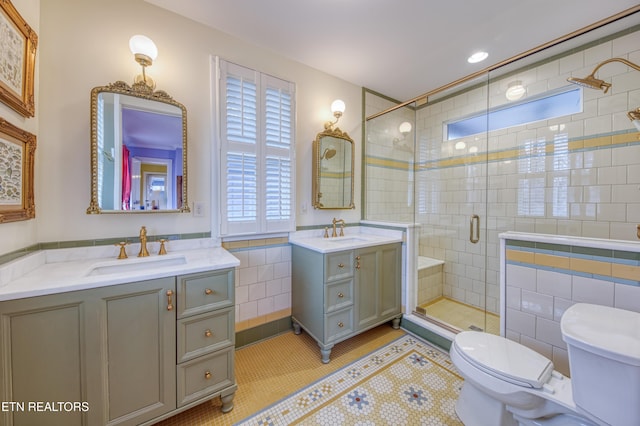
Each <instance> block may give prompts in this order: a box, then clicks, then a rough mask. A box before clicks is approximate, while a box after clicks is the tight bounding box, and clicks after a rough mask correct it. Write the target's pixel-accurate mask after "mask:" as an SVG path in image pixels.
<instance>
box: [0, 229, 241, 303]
mask: <svg viewBox="0 0 640 426" xmlns="http://www.w3.org/2000/svg"><path fill="white" fill-rule="evenodd" d="M136 246H138V247H139V244H132V245H131V247H130V248H129V249H128V250H127V251H128V252H129V256H130V257H129V258H127V259H120V260H118V259H116V257H117V252H118V250H117V249H116V248H114V247H110V246H107V247H84V248H76V249H56V250H42V251H38V252H35V253H32V254H29V255H27V256H23V257H21V258H19V259H16V260H14V261H12V262H8V263H6V264H4V265H0V301H5V300H13V299H21V298H26V297H34V296H43V295H47V294H55V293H63V292H68V291H76V290H86V289H90V288H97V287H104V286H110V285H116V284H124V283H130V282H135V281H142V280H150V279H154V278H162V277H168V276H174V275H182V274H191V273H196V272H203V271H211V270H216V269H226V268H232V267H236V266H238V265H240V261H239V260H238V259H237V258H236V257H234V256H233V255H232V254H231V253H229V252H228V251H227V250H225V249H223V248H222V247H213V246H212V245H211V243H210V242H208V241H206V240H205V241H191V242H188V243H186V244H180V243H178V242H175V243H174V242H172V243H171V246H172V247H171V248H172V249H173V250H171V251H170V252H169V253H168V254H166V255H162V256H160V255H157V254H151V255H150V256H148V257H136V256H135V253H137V247H136ZM150 252H151V250H150ZM131 253H134V254H133V255H132V254H131Z"/></svg>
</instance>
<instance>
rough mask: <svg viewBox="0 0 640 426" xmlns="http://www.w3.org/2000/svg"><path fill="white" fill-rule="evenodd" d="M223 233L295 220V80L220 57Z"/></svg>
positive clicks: (277, 228) (281, 228)
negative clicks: (284, 78) (282, 77)
mask: <svg viewBox="0 0 640 426" xmlns="http://www.w3.org/2000/svg"><path fill="white" fill-rule="evenodd" d="M219 66H220V74H219V75H220V84H219V87H220V91H219V110H220V114H221V117H220V124H221V155H220V159H221V166H222V167H221V172H222V173H221V183H222V185H221V186H222V188H221V206H222V209H221V234H222V235H223V236H230V235H242V234H262V233H273V232H289V231H293V230H295V223H294V215H293V212H294V210H293V208H294V205H295V203H294V194H295V192H294V182H293V165H294V161H293V155H294V147H295V144H294V139H293V135H294V85H293V83H290V82H287V81H284V80H281V79H278V78H275V77H273V76H270V75H266V74H262V73H260V72H257V71H255V70H252V69H249V68H246V67H242V66H240V65H237V64H233V63H231V62H227V61H222V60H221V61H220V65H219Z"/></svg>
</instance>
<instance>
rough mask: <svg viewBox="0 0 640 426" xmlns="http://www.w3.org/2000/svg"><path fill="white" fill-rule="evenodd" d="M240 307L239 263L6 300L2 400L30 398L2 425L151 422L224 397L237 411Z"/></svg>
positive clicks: (0, 341)
mask: <svg viewBox="0 0 640 426" xmlns="http://www.w3.org/2000/svg"><path fill="white" fill-rule="evenodd" d="M234 303H235V299H234V269H233V268H230V269H222V270H215V271H207V272H201V273H194V274H188V275H180V276H177V277H176V276H170V277H165V278H158V279H153V280H148V281H139V282H133V283H127V284H118V285H112V286H105V287H97V288H93V289H88V290H81V291H73V292H67V293H58V294H52V295H46V296H38V297H32V298H25V299H17V300H10V301H5V302H0V345H1V346H0V401H8V402H15V403H24V409H21V407H20V406H15V404H14V407H13V409H11V410H6V409H5V410H2V411H0V424H2V425H7V426H10V425H16V426H17V425H36V424H37V425H40V424H42V425H44V424H46V425H64V426H71V425H98V424H99V425H140V424H149V425H150V424H153V423H156V422H158V421H159V420H161V419H164V418H167V417H170V416H172V415H174V414H176V413H177V412H179V411H182V410H185V409H187V408H189V407H192V406H194V405H197V404H199V403H202V402H204V401H206V400H209V399H212V398H214V397H217V396H220V398H221V399H222V402H223V404H222V410H223V411H225V412H226V411H229V410H231V409H232V408H233V403H232V401H233V397H234V395H235V391H236V389H237V386H236V384H235V378H234V377H235V376H234V372H233V369H234V343H235V337H234V336H235V333H234V326H235V319H234V312H235V310H234ZM38 402H41V403H45V402H49V403H55V404H54V406H52V405H51V404H50V405H48V406H47V405H42V406H39V407H38V406H35V407H33V409H31V410H30V409H29V405H28V404H29V403H32V405H33V404H34V403H38ZM74 403H75V404H76V405H75V406H73V407H72V405H70V404H74ZM60 404H62V405H60ZM69 408H73V409H72V410H69V411H66V410H67V409H69ZM54 409H55V410H54Z"/></svg>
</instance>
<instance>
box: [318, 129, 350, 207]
mask: <svg viewBox="0 0 640 426" xmlns="http://www.w3.org/2000/svg"><path fill="white" fill-rule="evenodd" d="M353 162H354V147H353V139H351V138H350V137H349V135H348V134H347V133H346V132H343V131H341V130H340V129H339V128H337V127H336V128H335V129H333V128H330V127H329V128H326V129H325V130H324V131H323V132H320V133H318V135H317V136H316V139H315V140H314V141H313V172H312V175H313V176H312V180H313V183H312V186H313V188H312V191H313V207H314V208H316V209H353V208H355V204H354V202H353V181H354V179H353V170H354V163H353Z"/></svg>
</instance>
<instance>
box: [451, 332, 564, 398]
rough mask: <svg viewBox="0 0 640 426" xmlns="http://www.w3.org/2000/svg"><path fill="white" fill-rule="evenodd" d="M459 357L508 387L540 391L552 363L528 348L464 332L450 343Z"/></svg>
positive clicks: (496, 337)
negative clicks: (505, 383) (509, 385)
mask: <svg viewBox="0 0 640 426" xmlns="http://www.w3.org/2000/svg"><path fill="white" fill-rule="evenodd" d="M453 344H454V345H455V346H456V350H457V351H458V353H459V354H460V355H461V356H462V357H463V358H465V359H466V360H467V361H468V362H470V363H471V364H473V365H475V366H476V367H477V368H479V369H481V370H484V371H485V372H487V373H488V374H491V375H493V376H499V377H500V378H502V379H503V380H506V381H508V382H510V383H513V384H516V385H519V386H526V387H532V388H536V389H538V388H541V387H542V385H544V384H545V383H546V382H547V381H548V380H549V377H550V376H551V373H552V372H553V362H551V361H550V360H549V359H548V358H545V357H544V356H542V355H540V354H539V353H537V352H535V351H534V350H532V349H529V348H528V347H526V346H524V345H521V344H519V343H517V342H514V341H512V340H509V339H506V338H504V337H501V336H496V335H494V334H489V333H484V332H479V331H463V332H461V333H458V334H457V335H456V337H455V339H454V341H453Z"/></svg>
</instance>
